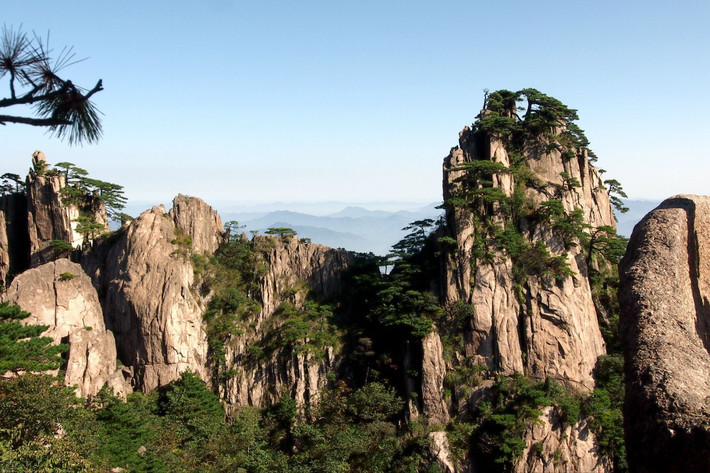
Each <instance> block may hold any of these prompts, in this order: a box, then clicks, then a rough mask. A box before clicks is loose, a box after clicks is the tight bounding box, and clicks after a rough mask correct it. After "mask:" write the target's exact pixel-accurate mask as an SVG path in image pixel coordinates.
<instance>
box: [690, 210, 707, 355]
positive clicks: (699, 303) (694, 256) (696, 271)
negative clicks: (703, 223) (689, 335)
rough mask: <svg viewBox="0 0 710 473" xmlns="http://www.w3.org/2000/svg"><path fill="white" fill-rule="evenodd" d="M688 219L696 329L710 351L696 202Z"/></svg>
mask: <svg viewBox="0 0 710 473" xmlns="http://www.w3.org/2000/svg"><path fill="white" fill-rule="evenodd" d="M686 213H687V219H688V229H687V232H688V270H689V272H690V281H691V289H692V292H693V303H694V305H695V314H696V317H695V329H696V331H697V332H698V336H699V338H700V340H701V341H702V343H703V346H704V347H705V350H707V351H708V352H709V353H710V306H709V305H708V301H707V300H706V299H705V298H704V297H703V295H702V293H701V289H700V284H701V280H702V277H703V274H701V269H700V268H701V263H700V246H701V243H700V237H699V235H698V231H699V230H698V228H697V226H696V223H697V222H696V218H697V215H696V214H697V207H696V204H695V202H691V204H690V206H689V208H688V209H687V210H686Z"/></svg>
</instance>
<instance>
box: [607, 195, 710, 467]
mask: <svg viewBox="0 0 710 473" xmlns="http://www.w3.org/2000/svg"><path fill="white" fill-rule="evenodd" d="M709 234H710V197H705V196H703V197H700V196H676V197H672V198H670V199H668V200H666V201H664V202H663V203H662V204H661V205H660V206H659V207H658V208H656V209H655V210H653V211H652V212H651V213H650V214H648V215H647V216H646V217H645V218H644V219H643V220H642V221H641V222H640V223H639V224H638V225H637V226H636V228H635V229H634V232H633V234H632V236H631V241H630V242H629V247H628V250H627V253H626V256H624V259H623V260H622V263H621V265H620V268H619V269H620V274H621V287H620V291H619V302H620V303H621V308H622V313H621V324H620V332H621V338H622V343H623V347H624V358H625V371H626V383H627V384H626V402H625V413H624V415H625V423H626V438H627V450H628V458H629V466H630V469H631V471H633V472H644V473H646V472H701V471H703V472H705V471H710V309H709V304H710V237H709V236H708V235H709Z"/></svg>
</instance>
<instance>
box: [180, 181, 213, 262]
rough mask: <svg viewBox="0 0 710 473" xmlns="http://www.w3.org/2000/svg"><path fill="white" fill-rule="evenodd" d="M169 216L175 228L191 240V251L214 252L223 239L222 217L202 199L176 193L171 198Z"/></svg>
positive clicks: (199, 252) (200, 252)
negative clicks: (171, 206)
mask: <svg viewBox="0 0 710 473" xmlns="http://www.w3.org/2000/svg"><path fill="white" fill-rule="evenodd" d="M170 217H171V218H172V219H173V221H174V222H175V226H176V228H178V229H179V231H181V232H182V233H183V234H184V235H185V236H187V237H188V238H190V240H191V241H192V251H194V252H196V253H198V254H205V253H207V254H214V252H215V251H217V248H218V247H219V245H220V244H221V243H222V242H223V241H224V232H223V231H222V219H221V218H220V217H219V215H218V214H217V211H215V210H213V209H212V207H210V206H209V205H207V204H206V203H205V201H203V200H202V199H198V198H196V197H188V196H185V195H182V194H178V196H177V197H175V198H174V199H173V208H172V209H170Z"/></svg>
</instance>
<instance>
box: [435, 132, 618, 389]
mask: <svg viewBox="0 0 710 473" xmlns="http://www.w3.org/2000/svg"><path fill="white" fill-rule="evenodd" d="M459 143H460V145H459V147H457V148H455V149H453V150H452V151H451V153H450V154H449V156H447V157H446V159H445V160H444V198H445V200H449V199H451V198H452V197H454V196H456V195H457V194H458V193H459V190H460V188H461V186H462V185H464V184H462V183H461V181H460V180H459V179H460V178H462V177H463V175H464V174H465V173H466V172H467V171H465V170H463V169H462V166H463V165H465V164H466V163H471V162H473V161H481V160H486V161H491V162H494V163H500V164H501V165H502V166H504V167H505V168H510V166H511V162H510V158H509V156H508V152H507V150H506V147H505V145H504V144H503V143H502V142H501V141H499V140H496V139H494V138H491V137H490V136H487V135H485V134H480V133H479V134H476V133H474V132H473V131H472V130H470V129H468V128H465V129H464V130H463V131H462V132H461V134H460V137H459ZM525 164H526V166H527V168H528V169H529V171H530V172H531V174H532V178H533V179H535V180H536V181H537V182H536V185H535V187H526V189H525V196H526V198H527V199H528V200H529V201H530V202H533V203H535V204H540V203H542V202H546V201H550V200H551V199H553V198H556V199H559V200H560V201H561V203H562V206H563V209H564V211H565V212H566V213H568V214H569V213H571V212H573V211H575V210H576V209H579V210H581V211H582V212H583V218H584V221H585V222H586V223H588V224H589V225H591V226H592V227H598V226H602V225H606V226H610V227H613V228H615V226H616V224H615V221H614V217H613V212H612V207H611V204H610V202H609V196H608V193H607V192H606V190H605V188H604V186H603V183H602V181H601V178H600V177H599V173H598V172H597V170H596V169H595V168H594V167H592V166H591V165H590V164H589V163H588V161H587V157H586V154H585V153H583V152H579V153H578V154H576V155H575V157H574V158H565V157H563V155H562V152H561V151H560V150H556V149H553V150H550V151H548V152H544V153H531V155H530V156H528V157H527V159H526V160H525ZM562 173H567V175H568V176H569V178H567V179H565V178H563V177H562ZM570 178H572V179H576V180H577V181H578V183H579V185H578V186H570V185H568V184H566V181H567V182H569V181H570V180H571V179H570ZM493 183H494V186H495V187H497V188H498V189H500V191H502V192H503V193H504V194H505V195H506V196H508V197H510V196H513V194H514V192H515V186H516V185H519V184H520V183H516V181H515V177H514V176H512V175H510V174H505V173H499V174H497V175H494V176H493ZM484 219H490V220H492V221H493V222H495V223H496V224H498V225H501V226H503V227H505V226H506V225H511V223H510V222H508V223H506V222H505V219H504V218H503V216H502V215H500V214H499V212H498V210H497V209H496V208H492V209H481V210H480V211H479V212H476V211H471V210H470V209H466V208H449V209H448V210H447V222H448V225H449V229H450V232H451V236H452V237H453V238H454V239H455V240H456V251H455V255H454V256H453V257H452V259H451V261H450V262H449V263H448V264H447V266H446V269H445V285H444V295H445V298H446V301H447V303H453V302H455V301H463V302H466V303H468V304H470V305H471V306H472V307H473V312H474V315H473V317H472V318H471V321H470V326H469V329H470V333H469V334H468V336H467V339H466V347H465V351H466V356H473V357H478V358H479V360H480V362H481V363H483V364H485V365H486V366H488V367H489V368H491V369H494V370H495V371H497V372H501V373H505V374H511V373H513V372H519V373H522V372H526V373H529V374H531V375H532V376H534V377H536V378H539V379H544V378H545V377H551V378H553V379H557V380H559V381H561V382H563V383H565V384H568V385H571V386H572V387H574V388H577V389H581V390H586V391H589V390H591V389H592V387H593V386H594V380H593V377H592V370H593V368H594V364H595V363H596V360H597V357H598V356H599V355H601V354H603V353H604V343H603V340H602V337H601V334H600V332H599V327H598V322H597V314H596V309H595V306H594V301H593V299H592V294H591V289H590V285H589V281H588V280H587V278H586V275H587V268H586V264H585V258H584V255H583V254H582V250H581V248H580V247H579V246H572V247H569V248H565V244H564V242H563V241H562V238H560V236H559V235H558V234H556V233H555V232H554V231H552V230H551V225H537V226H534V225H533V222H532V221H530V222H529V223H527V222H524V223H523V225H524V226H525V227H526V228H523V232H522V233H523V236H524V237H525V239H526V240H528V241H530V242H542V243H544V244H545V246H546V247H547V248H549V249H550V250H551V252H552V253H553V254H554V255H564V259H565V261H566V263H567V264H568V265H569V269H570V275H568V276H565V277H562V278H557V279H556V278H555V277H552V276H545V275H539V274H538V275H536V274H527V275H525V280H524V281H523V282H522V284H520V283H519V282H517V281H516V276H515V274H514V262H513V260H512V259H511V258H510V256H509V254H507V253H506V252H502V251H500V249H499V248H498V247H497V246H496V245H495V243H493V242H494V241H495V237H494V236H492V235H490V234H488V235H485V234H483V235H482V234H481V232H480V231H479V228H480V226H481V225H482V223H481V222H482V221H483V220H484ZM477 239H478V241H477ZM482 239H485V241H481V240H482ZM475 245H487V248H486V251H488V252H489V253H492V254H493V256H492V258H487V259H488V261H486V260H485V258H480V257H479V258H477V257H476V254H475V252H476V251H477V248H475ZM479 248H480V247H479ZM472 262H473V263H472Z"/></svg>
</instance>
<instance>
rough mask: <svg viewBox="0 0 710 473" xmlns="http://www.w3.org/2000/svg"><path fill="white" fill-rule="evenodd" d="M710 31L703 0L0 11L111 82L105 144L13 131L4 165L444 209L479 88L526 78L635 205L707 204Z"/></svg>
mask: <svg viewBox="0 0 710 473" xmlns="http://www.w3.org/2000/svg"><path fill="white" fill-rule="evenodd" d="M709 20H710V2H708V1H706V0H704V1H678V2H667V1H663V2H661V1H624V2H618V1H614V2H611V1H594V2H589V1H585V2H582V1H571V0H568V1H535V2H527V1H522V0H517V1H512V0H510V1H506V0H499V1H486V2H480V1H471V0H468V1H446V0H439V1H436V2H433V1H417V0H409V1H394V0H393V1H386V0H376V1H368V0H361V1H350V2H338V1H332V0H331V1H300V2H296V1H291V2H286V1H268V0H260V1H255V0H252V1H236V0H235V1H229V0H219V1H217V0H215V1H204V2H188V1H175V0H172V1H162V0H154V1H150V2H146V1H133V0H124V1H121V2H89V1H84V2H79V1H72V0H63V1H61V2H56V1H49V0H45V1H40V0H35V1H31V2H28V1H26V0H17V1H16V0H4V1H3V2H2V21H3V22H4V24H5V25H7V26H11V27H19V26H20V25H21V26H22V29H23V30H24V31H27V32H33V31H34V32H35V33H37V34H38V35H39V36H42V37H46V36H47V34H49V38H50V46H51V47H52V48H54V50H55V51H57V52H58V51H60V50H61V49H62V47H64V46H72V47H73V51H74V52H75V53H76V58H77V59H79V58H87V59H86V60H84V61H81V62H79V63H77V64H74V65H73V66H71V67H68V68H66V69H65V70H64V71H62V72H63V73H64V76H65V77H64V78H68V79H71V80H72V81H73V82H74V83H75V84H79V85H82V86H84V87H86V88H91V87H93V85H94V84H95V83H96V81H97V80H98V79H102V80H103V84H104V89H105V90H103V91H102V92H100V93H98V94H97V95H95V96H94V98H95V100H94V102H95V104H96V106H97V107H98V108H99V109H100V110H101V111H102V112H103V127H104V135H103V138H102V140H101V141H100V142H99V143H98V144H93V145H84V146H81V147H77V146H69V144H68V143H67V142H65V141H61V140H58V139H57V138H56V137H52V136H50V135H48V134H47V133H46V131H45V130H44V129H42V128H35V127H30V126H25V125H7V126H4V127H0V143H2V145H1V146H0V165H1V166H2V167H1V168H0V169H2V170H3V171H2V172H15V173H18V174H23V175H24V173H26V171H27V169H28V167H29V165H30V157H31V154H32V152H33V151H34V150H36V149H39V150H42V151H44V153H45V154H46V156H47V160H48V161H49V162H50V163H56V162H60V161H70V162H73V163H75V164H76V165H77V166H79V167H82V168H84V169H87V170H88V171H89V173H90V175H91V176H92V177H95V178H98V179H102V180H106V181H110V182H115V183H117V184H121V185H123V186H124V187H125V192H126V196H127V197H128V198H129V199H130V200H131V201H141V202H142V201H147V202H153V203H166V204H168V203H169V201H170V200H172V197H173V196H175V195H177V194H178V193H183V194H187V195H193V196H198V197H201V198H203V199H205V200H206V201H207V202H209V203H213V202H220V201H234V202H253V203H264V202H276V201H278V202H319V201H346V202H361V203H364V202H377V201H406V202H422V203H428V202H435V201H440V200H441V166H442V160H443V158H444V157H445V156H446V155H447V154H448V152H449V150H450V148H451V147H453V146H456V145H457V141H458V133H459V131H460V130H461V129H462V128H463V127H464V126H466V125H470V124H471V123H472V122H473V121H474V120H475V117H476V115H477V114H478V113H479V111H480V108H481V105H482V103H483V91H484V89H490V90H496V89H503V88H504V89H510V90H518V89H522V88H526V87H533V88H536V89H538V90H540V91H541V92H543V93H546V94H548V95H551V96H553V97H556V98H558V99H559V100H561V101H562V102H564V103H565V104H567V105H568V106H570V107H571V108H574V109H577V110H578V111H579V116H580V120H579V122H578V124H579V125H580V126H581V127H582V128H583V129H584V130H585V131H586V134H587V137H588V138H589V139H590V141H591V146H590V147H591V148H592V149H593V150H594V151H595V153H596V154H597V155H598V156H599V161H598V163H597V164H598V166H599V167H601V168H603V169H605V170H606V171H607V173H606V174H605V177H607V178H615V179H617V180H619V181H620V182H621V183H622V185H623V186H624V189H625V190H626V192H627V193H628V195H629V197H630V198H635V199H659V200H660V199H663V198H665V197H668V196H671V195H674V194H679V193H695V194H708V193H710V189H709V187H710V185H708V176H709V175H710V159H707V158H708V147H707V142H706V141H707V140H706V138H707V137H708V136H709V135H710V119H708V110H709V109H710V94H708V92H707V83H708V76H709V75H710V74H709V73H710V29H709V28H708V27H707V25H708V22H709ZM8 90H9V88H8V85H7V80H6V79H3V80H0V98H2V97H7V96H8ZM10 112H11V111H10V110H9V109H3V110H2V113H7V114H9V113H10Z"/></svg>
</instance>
